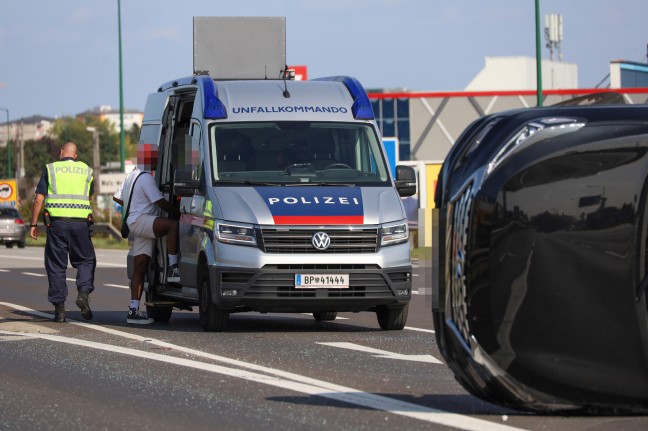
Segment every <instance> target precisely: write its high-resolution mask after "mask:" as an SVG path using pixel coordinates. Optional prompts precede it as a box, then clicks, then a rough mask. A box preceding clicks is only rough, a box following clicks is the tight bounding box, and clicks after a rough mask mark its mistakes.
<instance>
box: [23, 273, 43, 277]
mask: <svg viewBox="0 0 648 431" xmlns="http://www.w3.org/2000/svg"><path fill="white" fill-rule="evenodd" d="M21 274H23V275H33V276H34V277H45V274H38V273H36V272H21Z"/></svg>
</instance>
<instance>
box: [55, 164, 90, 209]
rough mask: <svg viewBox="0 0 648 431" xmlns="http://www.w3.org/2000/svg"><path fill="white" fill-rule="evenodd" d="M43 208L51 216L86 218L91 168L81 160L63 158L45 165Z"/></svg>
mask: <svg viewBox="0 0 648 431" xmlns="http://www.w3.org/2000/svg"><path fill="white" fill-rule="evenodd" d="M47 178H48V183H49V184H48V187H47V197H46V200H45V209H46V210H48V211H49V213H50V215H51V216H52V217H74V218H87V217H88V214H90V213H91V212H92V207H91V206H90V184H91V183H92V168H90V167H89V166H88V165H86V164H85V163H83V162H72V161H70V160H63V161H58V162H54V163H50V164H48V165H47Z"/></svg>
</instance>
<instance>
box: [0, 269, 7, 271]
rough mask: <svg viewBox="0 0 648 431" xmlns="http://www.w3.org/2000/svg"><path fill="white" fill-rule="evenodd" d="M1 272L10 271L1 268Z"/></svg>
mask: <svg viewBox="0 0 648 431" xmlns="http://www.w3.org/2000/svg"><path fill="white" fill-rule="evenodd" d="M0 272H9V270H8V269H0Z"/></svg>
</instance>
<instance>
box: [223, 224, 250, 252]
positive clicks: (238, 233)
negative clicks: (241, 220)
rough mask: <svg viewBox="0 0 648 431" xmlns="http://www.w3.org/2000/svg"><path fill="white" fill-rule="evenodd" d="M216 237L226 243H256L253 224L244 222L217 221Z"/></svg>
mask: <svg viewBox="0 0 648 431" xmlns="http://www.w3.org/2000/svg"><path fill="white" fill-rule="evenodd" d="M216 239H218V241H220V242H224V243H226V244H237V245H249V246H252V247H256V245H257V242H256V231H255V230H254V226H252V225H246V224H236V223H226V222H217V223H216Z"/></svg>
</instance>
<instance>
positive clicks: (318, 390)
mask: <svg viewBox="0 0 648 431" xmlns="http://www.w3.org/2000/svg"><path fill="white" fill-rule="evenodd" d="M0 305H5V306H7V307H11V308H14V309H17V310H20V311H24V312H28V313H30V314H33V315H36V316H40V317H47V318H52V317H53V316H52V315H51V314H47V313H43V312H40V311H36V310H32V309H30V308H27V307H23V306H21V305H17V304H11V303H7V302H0ZM67 321H68V322H69V324H73V325H78V326H83V327H85V328H87V329H94V330H97V331H100V332H105V333H108V334H113V335H116V336H119V337H123V338H129V339H132V340H138V341H143V342H147V343H150V344H153V345H156V346H159V347H164V348H167V349H171V350H175V351H178V352H183V353H188V354H190V355H194V356H198V357H203V358H207V359H211V360H214V361H219V362H223V363H226V364H229V365H234V366H238V367H241V368H246V369H250V370H255V371H258V372H260V373H266V374H269V375H270V376H267V375H262V374H257V373H252V372H249V371H242V370H237V369H233V368H227V367H224V366H219V365H214V364H205V363H202V362H198V361H192V360H191V361H190V360H188V359H181V358H175V357H170V356H164V355H161V354H159V353H150V352H140V351H138V350H134V349H126V348H123V347H119V346H114V345H112V344H104V345H102V344H99V343H93V344H97V345H99V346H102V347H101V349H102V350H107V351H111V352H121V350H129V351H131V352H132V354H133V355H134V356H135V355H138V356H140V357H146V358H149V359H152V357H151V355H155V356H156V359H155V360H165V361H167V362H169V363H174V364H178V365H185V364H184V363H185V362H186V365H185V366H194V367H195V368H198V369H204V370H208V371H212V372H217V373H221V374H225V375H228V376H232V377H238V378H241V379H245V380H250V381H256V382H258V383H265V384H268V385H273V386H278V387H282V388H285V389H289V390H293V391H295V392H302V393H305V394H309V395H315V396H320V397H323V398H329V399H333V400H337V401H344V402H347V403H350V404H355V405H359V406H363V407H368V408H372V409H375V410H382V411H385V412H388V413H393V414H396V415H401V416H406V417H410V418H414V419H418V420H421V421H425V422H429V423H435V424H440V425H445V426H450V427H454V428H457V429H464V430H475V431H480V430H484V431H516V430H517V431H519V430H522V429H521V428H515V427H511V426H507V425H503V424H498V423H495V422H490V421H486V420H482V419H477V418H473V417H470V416H465V415H461V414H458V413H450V412H446V411H444V410H439V409H434V408H430V407H425V406H421V405H418V404H413V403H408V402H405V401H400V400H397V399H392V398H388V397H384V396H380V395H374V394H370V393H367V392H362V391H359V390H357V389H353V388H349V387H345V386H341V385H336V384H334V383H329V382H326V381H323V380H318V379H313V378H310V377H306V376H302V375H299V374H295V373H291V372H288V371H282V370H277V369H274V368H269V367H264V366H262V365H255V364H251V363H247V362H243V361H239V360H236V359H230V358H226V357H224V356H218V355H213V354H211V353H206V352H202V351H200V350H194V349H190V348H187V347H183V346H178V345H175V344H171V343H167V342H164V341H160V340H155V339H152V338H148V337H142V336H140V335H137V334H131V333H129V332H123V331H119V330H116V329H112V328H106V327H103V326H97V325H94V324H91V323H84V322H78V321H75V320H72V319H68V320H67ZM3 332H4V333H5V334H6V333H7V331H0V333H3ZM11 335H18V336H31V337H35V338H44V337H47V338H48V339H52V341H60V342H67V341H65V340H64V339H63V337H58V338H60V340H59V339H54V338H55V337H54V336H48V335H46V334H25V333H11ZM68 340H71V341H73V342H74V343H77V344H78V345H86V346H88V347H90V346H89V345H88V344H87V343H90V342H86V341H81V340H73V339H68ZM125 354H131V353H125ZM271 376H275V377H271ZM280 378H283V379H285V380H282V379H280Z"/></svg>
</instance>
